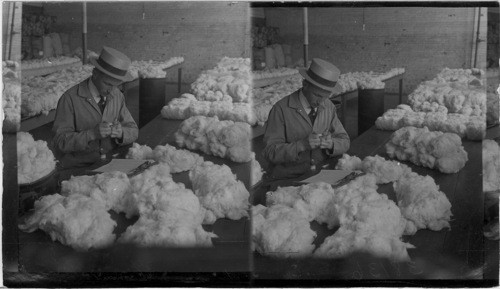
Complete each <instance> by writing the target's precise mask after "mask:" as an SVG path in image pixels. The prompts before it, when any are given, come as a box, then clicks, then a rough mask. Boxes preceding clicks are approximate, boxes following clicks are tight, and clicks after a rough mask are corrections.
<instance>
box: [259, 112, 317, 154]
mask: <svg viewBox="0 0 500 289" xmlns="http://www.w3.org/2000/svg"><path fill="white" fill-rule="evenodd" d="M264 145H265V148H264V151H263V155H264V157H265V158H266V159H267V160H268V161H270V162H271V163H273V164H281V163H287V162H295V161H298V160H299V159H300V157H299V155H300V153H302V152H304V151H307V150H310V149H311V147H310V144H309V139H308V138H305V139H301V140H298V141H295V142H290V143H287V142H286V136H285V119H284V115H283V111H282V110H281V107H279V106H274V107H273V108H272V109H271V111H270V112H269V117H268V120H267V124H266V131H265V133H264Z"/></svg>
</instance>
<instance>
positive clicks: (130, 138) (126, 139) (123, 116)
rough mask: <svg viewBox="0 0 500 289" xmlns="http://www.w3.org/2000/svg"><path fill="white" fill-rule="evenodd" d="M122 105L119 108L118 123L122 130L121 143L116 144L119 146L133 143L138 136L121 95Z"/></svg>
mask: <svg viewBox="0 0 500 289" xmlns="http://www.w3.org/2000/svg"><path fill="white" fill-rule="evenodd" d="M121 98H122V103H121V106H120V116H119V118H118V121H119V122H120V123H121V125H122V130H123V140H122V141H121V142H117V143H118V144H119V145H127V144H130V143H133V142H134V141H135V140H136V139H137V137H138V136H139V128H138V127H137V124H136V123H135V121H134V118H133V117H132V115H131V114H130V111H129V110H128V108H127V106H126V105H125V98H124V97H123V95H122V97H121Z"/></svg>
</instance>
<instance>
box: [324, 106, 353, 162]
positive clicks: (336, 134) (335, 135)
mask: <svg viewBox="0 0 500 289" xmlns="http://www.w3.org/2000/svg"><path fill="white" fill-rule="evenodd" d="M333 113H334V117H333V119H332V122H331V123H330V130H329V138H331V145H332V147H328V148H326V153H327V154H328V155H330V156H338V155H341V154H343V153H345V152H347V150H349V146H350V143H351V142H350V139H349V135H348V134H347V132H346V131H345V129H344V126H343V125H342V123H341V122H340V120H339V118H338V116H337V112H336V111H334V112H333ZM329 143H330V141H329ZM328 146H329V145H328Z"/></svg>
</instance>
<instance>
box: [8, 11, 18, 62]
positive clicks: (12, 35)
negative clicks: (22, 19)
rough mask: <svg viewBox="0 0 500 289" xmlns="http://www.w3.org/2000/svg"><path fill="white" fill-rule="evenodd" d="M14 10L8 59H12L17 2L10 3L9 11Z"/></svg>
mask: <svg viewBox="0 0 500 289" xmlns="http://www.w3.org/2000/svg"><path fill="white" fill-rule="evenodd" d="M10 11H12V18H11V23H10V35H9V39H10V41H9V56H8V57H7V59H9V60H12V40H13V39H14V21H15V17H16V2H11V3H10V5H9V12H10Z"/></svg>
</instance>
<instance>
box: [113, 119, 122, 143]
mask: <svg viewBox="0 0 500 289" xmlns="http://www.w3.org/2000/svg"><path fill="white" fill-rule="evenodd" d="M111 137H112V138H117V139H122V138H123V130H122V124H121V123H120V122H118V121H115V122H113V125H112V126H111Z"/></svg>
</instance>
